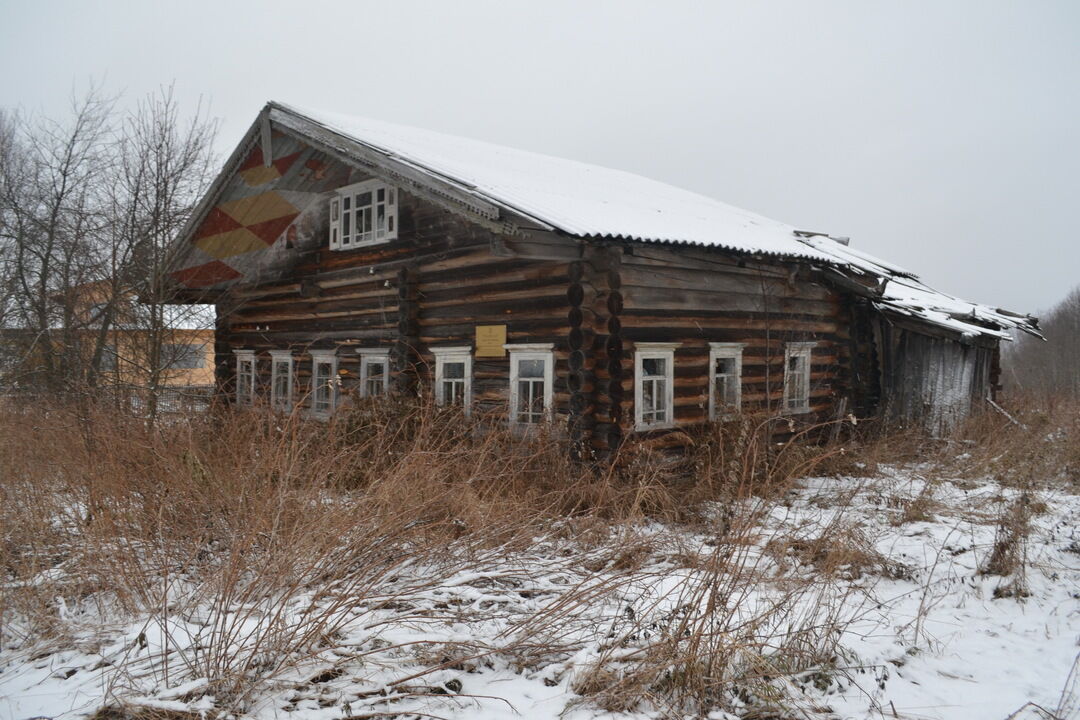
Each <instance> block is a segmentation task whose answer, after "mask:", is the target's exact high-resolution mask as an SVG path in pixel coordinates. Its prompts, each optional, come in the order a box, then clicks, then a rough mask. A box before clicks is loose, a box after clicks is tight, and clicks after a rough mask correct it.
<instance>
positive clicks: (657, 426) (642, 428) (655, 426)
mask: <svg viewBox="0 0 1080 720" xmlns="http://www.w3.org/2000/svg"><path fill="white" fill-rule="evenodd" d="M674 427H675V422H674V421H667V422H658V423H650V424H648V425H646V424H645V423H635V424H634V432H649V431H650V430H672V429H674Z"/></svg>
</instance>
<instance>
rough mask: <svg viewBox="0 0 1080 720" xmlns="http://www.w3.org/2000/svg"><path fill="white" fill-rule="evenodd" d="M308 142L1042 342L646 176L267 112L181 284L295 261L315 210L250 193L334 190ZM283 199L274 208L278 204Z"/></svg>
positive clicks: (181, 263)
mask: <svg viewBox="0 0 1080 720" xmlns="http://www.w3.org/2000/svg"><path fill="white" fill-rule="evenodd" d="M273 133H276V134H281V133H284V135H285V136H286V142H285V143H284V147H283V148H281V150H283V151H284V152H281V151H279V145H280V143H277V142H273V147H272V149H271V144H272V141H271V137H272V134H273ZM296 141H300V142H301V143H304V144H306V146H308V147H309V148H310V147H315V148H318V149H319V150H320V151H322V152H325V153H327V154H328V155H330V156H331V157H336V158H339V159H342V160H345V161H347V162H351V163H352V164H353V165H354V166H362V167H365V168H369V169H372V171H373V172H375V173H376V174H381V175H383V176H385V177H386V179H388V180H391V181H394V182H397V183H399V184H401V185H402V186H403V187H405V188H406V189H410V188H413V189H422V190H423V191H424V192H425V193H426V194H427V195H428V197H429V198H430V197H434V198H436V199H437V200H438V201H440V202H442V203H443V204H444V205H445V206H447V207H449V208H450V209H453V210H458V211H460V212H463V213H465V214H467V215H468V216H470V217H472V218H473V219H476V220H478V221H481V222H486V223H489V224H491V225H492V226H494V227H497V228H500V229H504V230H507V231H511V232H512V231H514V230H515V229H518V228H531V229H538V230H549V231H554V232H556V233H557V234H562V235H565V236H570V237H576V238H610V239H623V240H630V241H639V242H648V243H661V244H668V245H690V246H701V247H712V248H717V249H722V250H726V251H730V252H735V253H740V254H749V255H755V256H768V257H776V258H778V259H791V260H798V261H801V262H806V263H809V264H811V265H813V266H816V267H819V268H827V269H829V270H832V271H833V272H839V273H841V274H843V275H845V276H855V277H858V278H859V279H860V280H861V281H862V282H857V283H851V284H850V285H848V286H847V287H849V289H852V290H853V291H856V292H858V293H859V294H862V295H864V296H866V297H868V298H869V299H870V300H871V301H872V302H873V303H874V305H875V306H876V307H878V308H879V309H880V310H882V311H884V312H888V313H894V314H897V315H902V316H908V317H912V318H915V319H918V320H921V321H923V322H926V323H929V324H931V325H934V326H937V327H939V328H942V329H944V330H947V331H950V332H953V333H957V334H959V335H960V336H961V337H966V338H972V337H977V336H984V337H987V336H989V337H993V338H1009V336H1010V332H1011V331H1012V330H1016V329H1019V330H1023V331H1026V332H1029V333H1033V334H1038V326H1037V321H1036V320H1035V319H1034V318H1032V317H1029V316H1021V315H1016V314H1014V313H1010V312H1007V311H1004V310H999V309H994V308H990V307H988V306H984V305H979V304H975V303H970V302H967V301H964V300H961V299H959V298H955V297H953V296H951V295H947V294H945V293H941V292H938V291H936V290H933V289H932V288H930V287H928V286H926V285H925V284H923V283H922V282H920V281H919V279H918V277H917V276H916V275H914V274H913V273H910V272H907V271H905V270H903V269H902V268H899V267H896V266H894V265H891V264H889V263H887V262H885V261H883V260H879V259H877V258H874V257H872V256H870V255H867V254H865V253H862V252H859V251H857V250H853V249H851V248H850V247H847V246H846V245H844V244H841V243H840V242H837V241H836V240H834V239H832V238H830V237H828V236H826V235H823V234H819V233H807V232H802V231H799V230H796V228H794V227H793V226H790V225H786V224H784V223H780V222H777V221H774V220H770V219H768V218H765V217H762V216H760V215H757V214H755V213H752V212H749V211H746V210H741V209H739V208H735V207H732V206H730V205H727V204H725V203H721V202H719V201H717V200H713V199H711V198H708V197H705V196H702V195H698V194H697V193H693V192H689V191H687V190H682V189H679V188H675V187H672V186H670V185H667V184H664V183H661V182H657V181H654V180H649V179H648V178H644V177H641V176H639V175H635V174H633V173H628V172H623V171H620V170H612V169H609V168H604V167H599V166H595V165H589V164H586V163H581V162H576V161H573V160H565V159H561V158H556V157H551V156H548V155H542V154H539V153H533V152H527V151H523V150H515V149H512V148H507V147H503V146H499V145H494V144H490V143H485V142H480V141H477V140H470V139H466V138H460V137H455V136H452V135H446V134H442V133H436V132H432V131H429V130H421V129H417V128H411V127H405V126H400V125H392V124H390V123H385V122H380V121H376V120H369V119H365V118H358V117H351V116H344V115H337V114H331V113H323V112H319V111H314V110H307V109H301V108H297V107H294V106H290V105H285V104H282V103H276V102H271V103H269V104H268V105H267V106H266V107H265V108H264V110H263V112H262V113H261V114H260V116H259V119H257V120H256V122H255V124H254V125H253V126H252V128H251V130H250V131H249V133H248V135H247V136H246V137H245V140H244V141H243V142H242V143H241V145H240V146H239V147H238V148H237V150H236V151H235V152H234V153H233V156H232V158H231V159H230V161H229V163H228V164H227V165H226V168H225V169H224V170H223V171H222V174H221V176H219V178H218V179H217V181H216V182H215V183H214V186H213V187H212V188H211V191H210V193H209V194H208V196H207V198H205V199H204V200H203V202H202V203H201V204H200V206H199V208H197V211H196V213H195V216H194V217H193V218H192V222H191V223H190V224H189V226H188V228H187V229H186V230H185V232H184V233H183V234H182V235H181V237H180V238H179V239H178V245H177V249H178V253H177V255H176V262H175V264H174V267H175V268H177V269H176V271H175V272H174V273H173V276H174V277H175V278H176V279H177V280H178V281H179V282H180V283H181V284H183V285H186V286H187V287H205V288H209V287H211V286H215V287H216V286H219V285H220V286H225V285H229V284H234V283H236V282H237V281H241V280H243V281H248V282H250V281H257V279H258V277H259V276H260V275H262V274H263V273H260V272H258V271H257V270H258V268H259V267H260V266H261V267H265V266H267V265H268V264H270V263H274V264H278V265H280V264H281V263H282V262H286V260H284V259H283V258H285V255H283V253H282V252H281V248H280V247H277V245H278V243H276V239H275V238H276V237H277V235H280V234H283V233H284V231H285V229H286V228H285V227H284V226H285V225H287V224H288V222H281V221H282V220H288V221H290V222H291V220H292V218H294V217H296V216H297V215H298V214H299V212H300V210H299V209H298V208H299V205H300V204H301V202H302V198H301V197H299V195H295V194H294V195H289V194H288V193H286V192H275V190H274V189H273V188H271V187H270V186H269V185H266V186H264V188H263V189H260V190H258V191H251V192H249V188H248V187H247V186H249V185H250V186H251V187H258V186H260V185H263V184H264V183H273V182H274V181H276V180H277V179H279V178H280V177H282V176H284V175H286V174H288V173H290V172H295V171H294V170H293V168H299V172H300V173H301V179H302V180H303V181H304V182H305V183H306V184H308V185H310V186H311V187H310V189H311V190H313V191H318V190H320V189H325V188H321V186H322V185H323V184H325V182H318V181H317V180H316V179H318V180H325V181H331V180H332V179H331V178H329V177H326V178H324V177H322V176H320V175H319V173H318V172H317V171H312V172H309V170H311V169H312V167H313V164H312V163H313V162H314V161H312V160H310V159H307V158H306V156H305V155H304V150H303V147H297V146H295V143H296ZM260 143H261V144H260ZM290 143H292V145H290ZM286 161H288V162H286ZM260 166H262V168H263V169H260ZM237 175H239V176H242V177H243V179H244V181H245V182H246V183H247V185H244V187H243V188H241V190H240V195H241V196H244V195H249V196H250V197H242V198H241V200H239V201H237V200H230V199H229V198H226V202H223V203H221V204H220V205H218V202H219V200H220V199H221V197H220V196H221V195H223V193H224V191H225V189H226V187H227V185H228V184H229V183H230V182H233V183H234V184H236V183H237V182H238V181H237V180H236V178H235V177H234V176H237ZM241 184H243V183H241ZM270 195H273V196H274V197H273V198H272V199H273V200H274V202H269V201H267V200H266V198H267V197H268V196H270ZM279 196H280V197H279ZM245 200H246V202H245ZM290 203H291V204H290ZM285 204H289V207H288V208H284V205H285ZM234 206H235V207H236V208H240V209H242V210H243V211H244V212H247V211H248V210H250V209H251V208H258V209H260V211H261V212H262V214H268V213H269V214H270V215H274V217H272V218H268V219H262V217H261V215H260V216H259V218H257V219H258V220H259V222H258V223H251V222H246V221H244V220H242V221H239V222H238V221H235V220H232V221H230V217H229V216H230V214H231V215H235V212H234V211H233V209H234ZM270 210H273V211H274V212H270ZM286 210H288V211H289V212H286ZM249 214H250V213H249ZM208 226H212V227H210V228H209V230H208V229H207V228H208ZM218 226H220V227H218ZM264 226H265V227H264ZM271 226H272V227H271ZM268 228H269V229H268ZM267 229H268V232H269V233H270V234H273V235H275V237H274V238H271V237H269V236H267V237H262V236H263V235H267V233H266V232H262V234H261V235H260V231H263V230H267ZM208 233H209V234H208ZM237 233H240V234H242V235H243V237H242V238H241V237H239V236H237ZM248 235H251V236H252V237H253V238H255V240H260V242H255V240H252V239H251V238H249V237H248ZM223 239H224V240H223Z"/></svg>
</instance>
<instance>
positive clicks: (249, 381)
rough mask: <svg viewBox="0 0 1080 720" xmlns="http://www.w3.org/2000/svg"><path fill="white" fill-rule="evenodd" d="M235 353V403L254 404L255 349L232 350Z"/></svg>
mask: <svg viewBox="0 0 1080 720" xmlns="http://www.w3.org/2000/svg"><path fill="white" fill-rule="evenodd" d="M233 353H235V354H236V404H237V405H254V404H255V351H254V350H233Z"/></svg>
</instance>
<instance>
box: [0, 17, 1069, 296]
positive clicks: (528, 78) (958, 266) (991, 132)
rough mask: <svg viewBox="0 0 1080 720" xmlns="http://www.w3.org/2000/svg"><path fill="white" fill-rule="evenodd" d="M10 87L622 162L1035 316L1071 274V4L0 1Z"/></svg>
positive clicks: (9, 97)
mask: <svg viewBox="0 0 1080 720" xmlns="http://www.w3.org/2000/svg"><path fill="white" fill-rule="evenodd" d="M0 68H2V70H0V106H4V107H8V108H12V107H19V108H22V109H23V110H27V111H33V112H44V113H46V114H59V113H62V112H63V110H64V109H65V107H66V102H67V100H68V98H69V96H70V94H71V91H72V88H73V87H76V86H77V87H85V85H86V84H87V82H88V81H90V80H95V81H97V82H99V83H102V82H103V83H104V85H105V87H106V88H107V89H109V90H110V91H114V92H116V91H122V92H123V93H124V102H134V101H135V100H137V99H138V98H139V97H140V96H142V95H144V94H146V93H148V92H153V91H154V90H155V89H156V88H158V87H159V86H161V85H163V84H164V85H167V84H170V83H174V84H175V89H176V93H177V95H178V97H179V98H180V100H181V101H182V103H183V104H184V105H186V106H187V107H189V108H192V107H194V105H195V103H197V102H198V101H199V99H200V98H202V99H203V100H204V101H207V102H209V103H210V109H211V113H212V114H213V115H215V116H217V117H220V118H221V120H222V125H221V134H220V138H219V150H220V151H221V153H222V155H224V154H225V153H227V152H228V151H230V150H231V149H232V147H233V146H234V144H235V143H236V142H237V141H238V140H239V137H240V135H241V134H242V133H243V132H244V130H245V129H246V128H247V126H248V125H249V124H250V123H251V121H252V120H253V119H254V117H255V114H256V113H257V112H258V111H259V109H260V108H261V107H262V105H263V103H264V102H265V101H266V100H268V99H271V98H273V99H277V100H281V101H284V102H291V103H295V104H297V105H306V106H310V107H314V108H319V109H324V110H331V111H336V112H343V113H352V114H358V115H366V116H369V117H374V118H379V119H383V120H388V121H391V122H398V123H404V124H409V125H415V126H419V127H426V128H430V129H433V130H440V131H444V132H450V133H454V134H460V135H466V136H470V137H475V138H479V139H483V140H488V141H492V142H497V143H502V144H506V145H510V146H514V147H519V148H524V149H528V150H534V151H539V152H545V153H549V154H552V155H559V156H563V157H571V158H574V159H578V160H583V161H586V162H593V163H597V164H601V165H607V166H610V167H615V168H620V169H623V170H630V171H633V172H637V173H640V174H642V175H647V176H649V177H652V178H655V179H658V180H662V181H665V182H668V183H671V184H674V185H679V186H681V187H685V188H688V189H691V190H695V191H697V192H700V193H703V194H706V195H710V196H712V197H716V198H718V199H720V200H723V201H725V202H728V203H730V204H733V205H737V206H740V207H744V208H747V209H750V210H753V211H756V212H758V213H761V214H763V215H766V216H768V217H772V218H775V219H777V220H781V221H784V222H787V223H791V224H793V225H796V226H798V227H800V228H805V229H809V230H820V231H826V232H830V233H832V234H836V235H850V236H851V238H852V245H853V246H855V247H858V248H861V249H863V250H866V251H868V252H870V253H873V254H875V255H879V256H881V257H884V258H886V259H889V260H891V261H893V262H895V263H898V264H900V265H902V266H905V267H907V268H908V269H910V270H913V271H915V272H917V273H919V274H921V275H922V277H923V279H924V280H926V281H927V282H929V283H930V284H931V285H934V286H936V287H938V288H939V289H942V290H946V291H948V292H952V293H954V294H957V295H960V296H961V297H965V298H967V299H970V300H977V301H981V302H986V303H989V304H993V305H997V306H1003V307H1007V308H1010V309H1014V310H1020V311H1026V312H1034V311H1037V310H1042V309H1046V308H1048V307H1050V306H1051V305H1053V304H1054V303H1055V302H1056V301H1058V300H1059V299H1061V298H1062V297H1063V296H1064V295H1065V293H1066V292H1067V291H1068V290H1069V289H1071V288H1072V287H1074V286H1076V285H1077V284H1078V283H1080V240H1078V238H1077V236H1076V233H1077V228H1078V225H1080V222H1078V219H1077V217H1076V215H1077V211H1078V210H1080V2H1075V1H1063V2H1056V3H1055V2H1033V1H1030V0H1025V1H1017V2H996V1H993V2H992V1H990V0H977V1H974V2H937V1H935V2H926V3H916V2H900V1H899V0H897V1H896V2H893V3H880V2H866V1H865V0H855V1H853V2H807V1H806V0H797V1H795V2H749V1H748V0H742V1H740V2H731V3H726V2H672V1H671V0H668V1H667V2H655V1H652V2H630V1H629V0H623V1H622V2H588V1H585V0H576V1H575V2H558V1H555V0H542V2H531V3H528V4H526V3H524V2H513V1H509V0H499V1H493V2H470V1H467V0H452V1H440V2H406V1H402V0H395V1H393V2H391V1H388V0H383V1H381V2H365V1H361V0H356V1H353V2H348V3H344V2H343V3H329V2H301V1H297V0H291V1H289V2H274V3H271V2H265V3H255V2H234V1H229V2H223V1H221V0H219V1H218V2H194V1H192V0H183V1H178V2H172V3H163V2H149V1H146V0H138V1H136V2H93V3H88V2H48V1H44V0H42V1H35V2H22V3H16V2H12V1H11V0H0Z"/></svg>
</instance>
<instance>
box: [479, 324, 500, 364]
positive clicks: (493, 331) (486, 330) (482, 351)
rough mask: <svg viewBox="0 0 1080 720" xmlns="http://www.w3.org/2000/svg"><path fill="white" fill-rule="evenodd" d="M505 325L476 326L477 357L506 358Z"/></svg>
mask: <svg viewBox="0 0 1080 720" xmlns="http://www.w3.org/2000/svg"><path fill="white" fill-rule="evenodd" d="M505 344H506V326H505V325H477V326H476V357H488V358H490V357H500V358H501V357H506V350H505V349H504V348H503V345H505Z"/></svg>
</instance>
